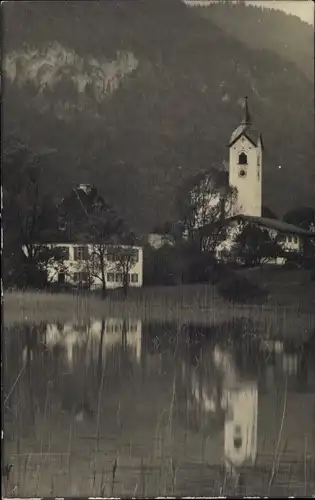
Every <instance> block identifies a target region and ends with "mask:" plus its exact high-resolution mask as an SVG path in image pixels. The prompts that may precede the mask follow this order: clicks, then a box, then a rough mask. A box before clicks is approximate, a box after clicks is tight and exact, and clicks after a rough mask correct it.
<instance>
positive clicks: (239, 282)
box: [217, 273, 268, 303]
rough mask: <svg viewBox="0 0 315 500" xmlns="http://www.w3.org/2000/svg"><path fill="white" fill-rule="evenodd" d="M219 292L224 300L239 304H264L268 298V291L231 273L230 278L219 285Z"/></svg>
mask: <svg viewBox="0 0 315 500" xmlns="http://www.w3.org/2000/svg"><path fill="white" fill-rule="evenodd" d="M217 290H218V292H219V294H220V295H221V296H222V297H223V298H224V299H226V300H228V301H230V302H238V303H253V302H254V303H262V302H264V301H265V300H266V298H267V296H268V292H267V290H266V289H264V288H262V287H260V286H259V285H257V284H256V283H252V282H251V281H249V280H248V279H247V278H245V277H244V276H236V275H235V274H231V273H230V275H229V277H227V278H225V279H223V280H221V281H219V282H218V283H217Z"/></svg>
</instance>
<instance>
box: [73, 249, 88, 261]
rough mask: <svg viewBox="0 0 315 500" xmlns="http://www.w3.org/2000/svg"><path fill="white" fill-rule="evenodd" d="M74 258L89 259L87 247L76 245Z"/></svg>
mask: <svg viewBox="0 0 315 500" xmlns="http://www.w3.org/2000/svg"><path fill="white" fill-rule="evenodd" d="M73 250H74V260H88V249H87V247H74V249H73Z"/></svg>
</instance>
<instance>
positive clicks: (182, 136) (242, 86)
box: [3, 0, 314, 231]
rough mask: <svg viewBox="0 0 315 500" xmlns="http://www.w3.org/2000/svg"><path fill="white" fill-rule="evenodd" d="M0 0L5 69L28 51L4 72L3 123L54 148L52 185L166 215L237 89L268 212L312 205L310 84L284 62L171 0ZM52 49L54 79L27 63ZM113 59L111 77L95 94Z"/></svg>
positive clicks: (235, 117)
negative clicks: (261, 147) (255, 147)
mask: <svg viewBox="0 0 315 500" xmlns="http://www.w3.org/2000/svg"><path fill="white" fill-rule="evenodd" d="M3 10H4V27H5V44H4V49H5V57H6V63H5V68H10V64H9V62H10V61H12V60H17V59H19V58H20V59H23V57H24V58H25V54H28V53H32V54H33V55H32V57H33V63H32V64H31V66H30V65H29V66H28V68H29V69H28V70H25V69H24V70H23V69H21V68H20V67H18V70H17V71H16V72H15V74H14V70H13V71H12V69H11V73H10V71H8V72H7V75H6V80H5V83H6V85H5V97H4V126H5V127H4V128H5V133H6V134H8V133H9V132H10V133H11V132H15V133H16V134H19V136H20V137H21V139H25V140H26V141H27V142H28V143H29V145H30V147H32V149H34V150H35V151H37V150H39V149H42V148H43V147H45V148H48V147H49V148H55V149H57V150H58V152H57V153H56V154H55V155H53V156H51V157H50V158H48V159H46V163H47V170H46V180H47V185H48V186H51V189H52V190H59V191H60V192H61V193H65V192H66V191H67V190H69V187H70V185H71V184H73V183H81V182H82V183H93V182H94V183H95V184H96V185H97V186H98V188H99V191H100V193H101V194H102V195H103V197H104V198H105V199H106V200H108V201H109V202H110V203H113V204H114V206H115V207H116V208H117V210H118V211H120V213H121V215H122V216H124V217H125V218H126V219H127V220H128V221H129V222H130V224H131V225H132V227H133V228H134V229H136V230H141V231H142V230H150V229H151V228H152V227H153V226H154V225H156V224H159V223H161V222H163V221H164V220H166V219H169V218H170V217H172V216H174V217H175V216H176V213H175V207H174V197H175V196H174V195H175V192H176V189H177V188H178V186H180V184H181V183H182V181H183V180H184V179H186V178H187V177H188V176H190V175H192V174H195V173H196V172H198V171H200V170H203V169H205V168H211V166H214V165H221V164H222V161H223V160H226V159H227V155H228V151H227V148H226V144H227V141H228V138H229V136H230V134H231V131H232V130H233V129H234V128H235V127H236V126H237V124H238V122H239V119H240V116H241V114H242V109H241V102H242V100H241V98H242V96H244V95H248V96H249V102H250V107H251V111H252V115H253V118H254V121H255V126H256V127H257V128H259V129H260V131H261V132H262V133H263V136H264V139H265V145H266V152H265V156H264V172H265V175H264V204H265V205H268V206H269V207H270V208H271V209H273V210H275V211H276V212H278V213H279V212H280V213H281V212H283V211H286V210H288V209H289V208H291V207H293V206H294V205H296V204H303V205H305V204H312V202H313V191H312V188H313V177H312V176H313V169H312V165H314V154H313V150H312V142H313V117H312V113H311V109H312V105H313V86H312V84H311V83H310V81H309V80H308V78H307V77H306V76H305V75H304V74H303V73H302V72H300V71H299V70H298V69H297V68H296V66H295V65H294V64H292V63H289V62H288V61H285V60H284V59H283V58H281V57H280V56H278V55H276V54H273V53H272V52H271V51H267V50H265V51H261V50H254V49H250V48H248V47H246V46H245V45H244V44H243V43H242V42H240V41H236V40H235V39H234V38H233V37H231V36H229V35H227V34H226V33H225V32H224V31H222V30H221V29H220V28H219V27H218V26H216V25H215V24H213V23H212V22H210V21H209V20H208V19H206V20H205V19H202V18H200V15H199V14H197V12H196V10H195V9H191V8H188V7H186V6H185V5H183V4H182V3H181V2H180V1H179V0H178V1H177V0H172V1H170V0H168V1H166V0H159V1H158V2H157V1H154V0H146V1H141V0H138V1H137V2H91V4H89V7H88V8H86V3H85V2H64V3H59V2H56V3H54V2H39V3H37V4H35V3H31V2H30V3H26V2H25V3H21V4H19V5H18V4H14V3H11V4H4V6H3ZM284 16H285V15H284ZM42 19H45V20H46V21H45V25H44V26H43V23H42ZM52 53H53V54H54V57H55V59H54V65H53V66H54V68H56V67H58V68H60V71H59V73H57V77H56V71H55V70H54V71H52V70H48V69H47V68H46V69H43V70H42V73H41V72H40V70H37V71H35V70H34V68H39V67H42V65H43V62H44V61H45V63H46V62H47V59H49V57H52V56H51V54H52ZM69 54H71V57H72V59H71V57H70V59H69V63H67V64H65V62H64V61H65V55H69ZM48 55H49V57H48ZM93 61H94V62H95V61H96V63H94V66H93V64H92V62H93ZM126 61H127V63H126ZM117 66H119V69H117ZM30 67H31V68H33V69H32V71H30ZM95 67H96V69H95V70H94V68H95ZM11 68H12V66H11ZM113 68H115V71H116V73H115V76H116V77H117V79H116V83H117V84H116V85H114V86H113V87H112V89H111V90H110V91H109V92H100V93H99V94H98V95H97V94H96V93H95V89H96V88H98V85H99V84H100V83H101V82H102V81H105V82H106V81H108V80H109V79H110V71H112V72H113ZM50 71H51V72H50ZM27 75H28V76H27ZM47 75H54V77H51V78H50V80H49V79H48V80H49V81H50V82H51V85H50V86H49V85H48V89H47V88H46V93H45V92H43V88H45V87H47V86H44V81H45V80H46V81H47ZM100 75H101V76H100ZM26 76H27V77H26ZM84 78H85V80H88V81H89V83H90V87H88V92H86V87H85V88H84V91H82V88H83V87H80V86H79V84H78V82H80V81H82V80H84ZM85 80H84V81H85ZM102 88H105V89H106V88H107V87H106V85H105V86H104V87H102ZM92 90H93V91H92ZM279 165H281V166H282V167H283V168H282V169H279V168H278V166H279Z"/></svg>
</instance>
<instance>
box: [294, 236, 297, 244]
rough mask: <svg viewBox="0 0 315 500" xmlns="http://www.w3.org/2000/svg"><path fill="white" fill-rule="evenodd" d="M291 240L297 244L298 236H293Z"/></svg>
mask: <svg viewBox="0 0 315 500" xmlns="http://www.w3.org/2000/svg"><path fill="white" fill-rule="evenodd" d="M293 241H294V243H295V244H297V243H298V237H297V236H293Z"/></svg>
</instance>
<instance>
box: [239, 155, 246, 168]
mask: <svg viewBox="0 0 315 500" xmlns="http://www.w3.org/2000/svg"><path fill="white" fill-rule="evenodd" d="M238 163H239V165H247V154H246V153H241V154H240V155H239V157H238Z"/></svg>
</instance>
